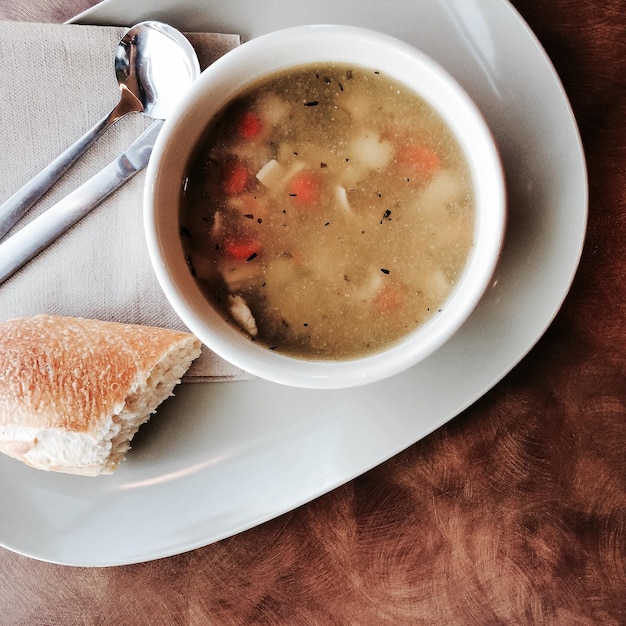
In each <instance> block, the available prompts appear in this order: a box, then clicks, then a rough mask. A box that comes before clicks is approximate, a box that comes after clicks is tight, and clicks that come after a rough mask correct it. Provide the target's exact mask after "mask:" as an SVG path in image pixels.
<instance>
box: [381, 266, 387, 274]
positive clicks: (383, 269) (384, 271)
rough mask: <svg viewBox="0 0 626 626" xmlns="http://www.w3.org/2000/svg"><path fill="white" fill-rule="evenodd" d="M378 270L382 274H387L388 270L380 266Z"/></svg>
mask: <svg viewBox="0 0 626 626" xmlns="http://www.w3.org/2000/svg"><path fill="white" fill-rule="evenodd" d="M380 271H381V272H382V273H383V274H389V270H388V269H385V268H384V267H381V268H380Z"/></svg>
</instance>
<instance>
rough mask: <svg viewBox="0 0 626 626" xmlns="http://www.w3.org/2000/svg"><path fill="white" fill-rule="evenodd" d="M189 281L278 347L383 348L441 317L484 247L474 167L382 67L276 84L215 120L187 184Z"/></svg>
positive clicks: (286, 77)
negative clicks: (476, 234)
mask: <svg viewBox="0 0 626 626" xmlns="http://www.w3.org/2000/svg"><path fill="white" fill-rule="evenodd" d="M180 225H181V229H180V234H181V239H182V242H183V247H184V249H185V253H186V255H187V262H188V264H189V267H190V271H191V272H192V273H193V275H194V277H195V279H196V280H197V282H198V284H199V285H200V287H201V288H202V290H203V292H204V294H205V295H206V297H207V298H208V299H209V300H210V301H211V302H212V303H213V304H214V305H215V306H217V307H219V308H220V309H221V310H222V311H223V313H224V315H225V316H226V317H227V318H228V319H230V320H231V321H232V322H233V323H235V324H237V326H238V327H239V328H240V329H241V331H242V332H244V333H246V334H248V335H249V336H250V338H251V339H253V340H255V341H259V342H261V343H262V344H264V345H265V346H267V347H268V348H270V349H272V350H276V351H279V352H281V353H284V354H289V355H295V356H298V357H301V358H315V359H329V360H333V359H334V360H340V359H350V358H356V357H360V356H363V355H366V354H371V353H374V352H377V351H379V350H381V349H383V348H385V347H387V346H388V345H390V344H392V343H394V342H396V341H397V340H399V339H400V338H402V337H403V336H405V335H406V334H407V333H409V332H411V331H412V330H414V329H416V328H417V327H419V326H420V325H421V324H423V323H424V322H425V321H426V320H428V318H430V317H431V316H433V315H436V314H437V311H438V310H440V308H441V307H442V305H443V303H444V301H445V299H446V297H447V296H448V294H449V293H450V290H451V289H452V287H453V286H454V284H455V282H456V281H457V279H458V277H459V276H460V274H461V272H462V271H463V268H464V266H465V263H466V261H467V258H468V254H469V252H470V249H471V246H472V238H473V228H474V199H473V192H472V188H471V181H470V176H469V170H468V166H467V164H466V162H465V160H464V155H463V153H462V151H461V149H460V147H459V145H458V144H457V142H456V140H455V138H454V136H453V135H452V133H451V131H450V130H449V128H448V127H447V125H446V124H445V123H444V122H443V121H442V120H441V118H440V117H439V115H438V114H437V113H436V111H434V110H433V109H432V108H431V107H430V106H429V105H428V104H427V103H426V102H425V101H423V100H422V99H421V98H419V97H418V96H417V95H416V94H415V93H414V92H412V91H411V90H409V89H408V88H406V87H405V86H403V85H401V84H400V83H398V82H396V81H394V80H391V79H390V78H389V77H385V76H383V75H381V74H380V73H379V72H377V71H375V70H373V69H367V68H361V67H358V66H347V65H343V64H334V65H329V64H325V65H320V66H317V65H315V66H314V65H306V66H302V67H299V68H297V69H296V70H294V69H290V70H289V71H288V72H284V73H278V74H275V75H273V76H271V77H270V78H266V79H263V80H262V81H260V82H259V83H257V84H255V85H254V86H252V87H251V88H249V89H248V90H247V91H246V92H245V93H243V94H242V95H241V96H240V97H239V98H238V99H237V100H236V101H234V102H232V103H231V104H230V105H229V106H228V107H227V108H226V109H225V110H224V111H222V112H221V113H220V114H219V115H218V116H217V117H216V119H215V120H214V121H213V122H212V123H211V124H210V126H209V128H208V129H207V132H206V133H205V134H204V136H203V138H202V140H201V141H200V142H199V144H198V146H196V149H195V151H194V153H193V157H192V159H191V160H190V162H189V163H188V167H187V170H186V175H185V179H184V181H183V184H182V192H181V203H180Z"/></svg>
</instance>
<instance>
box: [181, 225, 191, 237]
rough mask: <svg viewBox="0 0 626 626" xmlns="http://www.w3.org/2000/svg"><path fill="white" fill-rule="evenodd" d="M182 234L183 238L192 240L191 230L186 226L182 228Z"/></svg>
mask: <svg viewBox="0 0 626 626" xmlns="http://www.w3.org/2000/svg"><path fill="white" fill-rule="evenodd" d="M180 234H181V235H183V237H187V239H191V233H190V232H189V229H188V228H185V227H184V226H181V227H180Z"/></svg>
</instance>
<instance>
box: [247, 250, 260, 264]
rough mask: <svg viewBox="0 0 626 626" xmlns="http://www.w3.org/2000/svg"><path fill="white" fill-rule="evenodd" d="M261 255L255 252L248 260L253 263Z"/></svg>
mask: <svg viewBox="0 0 626 626" xmlns="http://www.w3.org/2000/svg"><path fill="white" fill-rule="evenodd" d="M258 256H259V255H258V254H257V253H256V252H253V253H252V254H251V255H250V256H249V257H248V258H247V259H246V262H247V261H253V260H254V259H256V258H257V257H258Z"/></svg>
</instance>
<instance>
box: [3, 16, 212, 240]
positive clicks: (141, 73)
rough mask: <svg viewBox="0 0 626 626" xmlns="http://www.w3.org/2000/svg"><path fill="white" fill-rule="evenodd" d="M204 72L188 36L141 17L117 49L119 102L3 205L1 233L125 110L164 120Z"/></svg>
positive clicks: (116, 72) (8, 228) (116, 71)
mask: <svg viewBox="0 0 626 626" xmlns="http://www.w3.org/2000/svg"><path fill="white" fill-rule="evenodd" d="M199 73H200V67H199V64H198V58H197V56H196V53H195V51H194V49H193V47H192V45H191V44H190V43H189V41H188V39H187V38H186V37H185V36H184V35H182V33H180V32H179V31H177V30H176V29H175V28H172V27H171V26H168V25H167V24H162V23H160V22H154V21H150V22H141V23H140V24H137V25H135V26H133V27H132V28H131V29H130V30H129V31H128V32H127V33H126V34H125V35H124V37H122V39H121V41H120V42H119V45H118V47H117V51H116V54H115V74H116V76H117V81H118V83H119V87H120V91H121V96H120V101H119V103H118V105H117V106H116V107H115V108H114V109H113V110H112V111H111V113H109V115H107V116H106V117H104V118H103V119H102V120H100V121H99V122H98V123H97V124H96V125H95V126H94V127H93V128H92V129H91V130H89V131H88V132H86V133H85V134H84V135H83V136H82V137H81V138H80V139H79V140H78V141H76V142H75V143H73V144H72V145H71V146H70V147H69V148H67V149H66V150H65V151H64V152H63V153H62V154H60V155H59V156H58V157H57V158H56V159H55V160H54V161H52V163H50V165H48V166H47V167H45V168H44V169H43V170H42V171H41V172H40V173H39V174H37V175H36V176H35V177H34V178H33V179H32V180H31V181H30V182H28V183H27V184H26V185H24V187H22V188H21V189H20V190H19V191H17V192H16V193H15V194H13V195H12V196H11V197H10V198H9V199H8V200H7V201H6V202H4V203H3V204H2V205H0V238H2V237H4V235H6V233H7V232H8V231H9V230H10V229H11V227H12V226H13V225H14V224H15V223H16V222H17V221H18V220H19V219H20V218H21V217H22V216H23V215H24V214H25V213H26V212H27V211H28V210H29V209H30V208H31V207H32V206H33V205H34V204H35V203H36V202H37V200H39V199H40V198H41V196H43V195H44V193H46V191H48V189H50V187H51V186H52V185H53V184H54V183H55V182H56V181H57V180H58V179H59V178H60V177H61V176H62V175H63V174H64V173H65V172H66V171H67V170H68V169H69V168H70V167H71V166H72V164H74V163H75V162H76V160H77V159H78V158H79V157H80V156H81V155H82V154H83V153H84V152H85V151H86V150H87V148H89V146H91V145H92V144H93V143H94V142H95V141H96V139H97V138H98V137H99V136H100V135H101V134H102V133H103V132H104V131H106V130H107V128H109V127H110V126H111V125H112V124H114V123H115V122H116V121H117V120H119V119H120V118H121V117H122V116H124V115H126V114H127V113H133V112H141V113H143V114H144V115H147V116H148V117H151V118H155V119H165V118H166V117H167V116H168V115H169V113H171V111H172V109H173V107H174V105H175V104H176V103H177V102H179V101H180V94H181V93H183V92H184V90H185V89H186V88H187V87H188V86H189V84H190V83H191V82H192V81H193V80H195V78H196V77H197V76H198V74H199Z"/></svg>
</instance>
